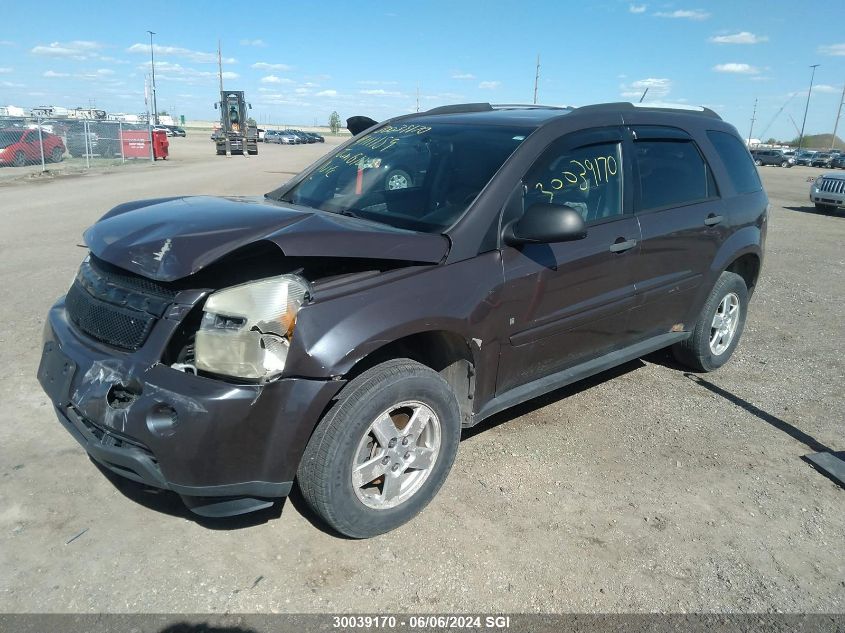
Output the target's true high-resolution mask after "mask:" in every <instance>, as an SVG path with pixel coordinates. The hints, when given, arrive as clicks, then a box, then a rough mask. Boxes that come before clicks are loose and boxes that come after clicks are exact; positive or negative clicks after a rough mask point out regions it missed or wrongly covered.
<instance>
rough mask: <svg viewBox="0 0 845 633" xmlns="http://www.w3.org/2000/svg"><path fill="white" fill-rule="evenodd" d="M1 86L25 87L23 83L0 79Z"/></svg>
mask: <svg viewBox="0 0 845 633" xmlns="http://www.w3.org/2000/svg"><path fill="white" fill-rule="evenodd" d="M0 86H3V87H4V88H23V87H24V85H23V84H16V83H14V82H12V81H0Z"/></svg>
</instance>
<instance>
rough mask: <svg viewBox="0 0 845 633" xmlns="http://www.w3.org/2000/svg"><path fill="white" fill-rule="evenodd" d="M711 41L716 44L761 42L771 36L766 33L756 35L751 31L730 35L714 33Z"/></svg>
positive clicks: (766, 40)
mask: <svg viewBox="0 0 845 633" xmlns="http://www.w3.org/2000/svg"><path fill="white" fill-rule="evenodd" d="M710 41H711V42H713V43H714V44H759V43H761V42H768V41H769V38H768V37H766V36H765V35H754V33H751V32H749V31H740V32H739V33H732V34H730V35H714V36H713V37H711V38H710Z"/></svg>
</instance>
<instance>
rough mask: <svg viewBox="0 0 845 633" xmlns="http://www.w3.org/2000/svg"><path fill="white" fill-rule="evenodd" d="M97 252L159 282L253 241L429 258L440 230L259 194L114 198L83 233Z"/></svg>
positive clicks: (444, 244)
mask: <svg viewBox="0 0 845 633" xmlns="http://www.w3.org/2000/svg"><path fill="white" fill-rule="evenodd" d="M84 238H85V243H86V244H87V246H88V248H90V249H91V252H92V253H93V254H94V255H95V256H96V257H98V258H100V259H102V260H105V261H107V262H109V263H110V264H114V265H115V266H119V267H120V268H124V269H126V270H130V271H132V272H135V273H138V274H140V275H143V276H145V277H149V278H151V279H156V280H159V281H173V280H176V279H181V278H183V277H187V276H188V275H192V274H194V273H195V272H197V271H198V270H200V269H201V268H204V267H205V266H208V265H209V264H211V263H213V262H215V261H217V260H218V259H220V258H221V257H223V256H224V255H226V254H228V253H231V252H232V251H234V250H236V249H238V248H241V247H242V246H246V245H247V244H250V243H253V242H258V241H269V242H273V243H275V244H276V245H278V246H279V248H280V249H281V251H282V253H284V254H285V255H288V256H295V257H353V258H366V259H392V260H407V261H415V262H425V263H431V264H436V263H438V262H440V261H442V260H443V258H444V257H445V256H446V253H447V252H448V248H449V242H448V240H447V239H446V238H445V237H444V236H442V235H434V234H430V233H416V232H414V231H406V230H403V229H397V228H393V227H390V226H387V225H383V224H377V223H372V222H367V221H364V220H358V219H356V218H351V217H347V216H342V215H338V214H334V213H327V212H323V211H317V210H313V209H308V208H305V207H296V206H291V205H286V204H282V203H277V202H274V201H272V200H267V199H265V198H260V197H255V198H214V197H209V196H192V197H185V198H160V199H156V200H142V201H139V202H130V203H127V204H122V205H119V206H117V207H115V208H114V209H112V210H111V211H109V212H108V213H107V214H106V215H104V216H103V217H102V218H101V219H100V220H99V221H98V222H97V223H96V224H94V225H93V226H92V227H90V228H89V229H88V230H87V231H85V234H84Z"/></svg>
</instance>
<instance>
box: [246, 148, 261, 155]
mask: <svg viewBox="0 0 845 633" xmlns="http://www.w3.org/2000/svg"><path fill="white" fill-rule="evenodd" d="M246 153H247V154H249V155H250V156H258V150H257V149H249V150H247V152H246Z"/></svg>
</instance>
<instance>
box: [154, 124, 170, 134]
mask: <svg viewBox="0 0 845 633" xmlns="http://www.w3.org/2000/svg"><path fill="white" fill-rule="evenodd" d="M153 132H164V133H165V134H166V135H167V136H173V130H172V129H171V128H170V127H168V126H166V125H154V126H153Z"/></svg>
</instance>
